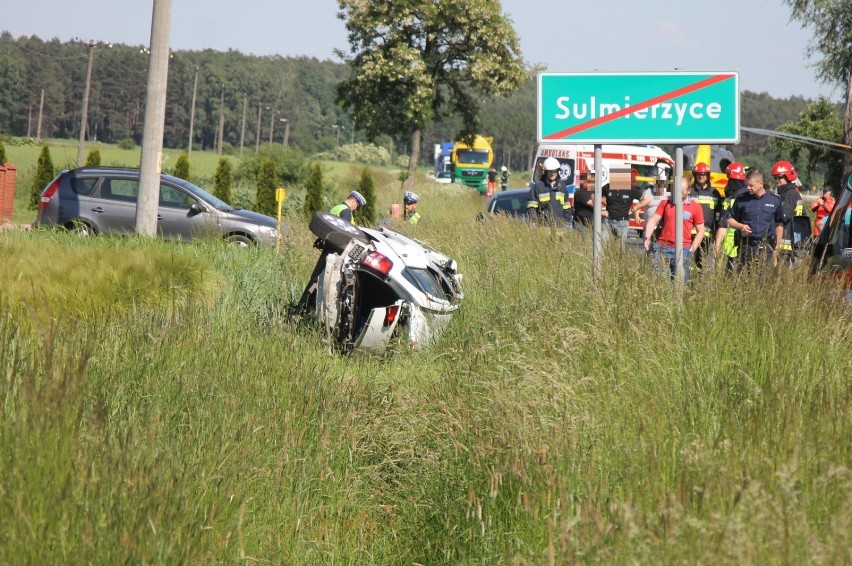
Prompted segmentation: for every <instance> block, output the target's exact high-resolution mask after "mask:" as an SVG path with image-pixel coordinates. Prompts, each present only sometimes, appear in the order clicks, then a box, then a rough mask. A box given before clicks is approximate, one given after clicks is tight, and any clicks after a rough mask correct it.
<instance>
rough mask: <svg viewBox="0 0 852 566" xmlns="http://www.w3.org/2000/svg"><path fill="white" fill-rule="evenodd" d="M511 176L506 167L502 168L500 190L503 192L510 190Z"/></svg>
mask: <svg viewBox="0 0 852 566" xmlns="http://www.w3.org/2000/svg"><path fill="white" fill-rule="evenodd" d="M510 175H511V173H509V169H508V168H507V167H506V166H505V165H503V166H502V167H500V190H501V191H505V190H507V189H508V188H509V176H510Z"/></svg>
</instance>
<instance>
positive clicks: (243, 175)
mask: <svg viewBox="0 0 852 566" xmlns="http://www.w3.org/2000/svg"><path fill="white" fill-rule="evenodd" d="M264 159H271V160H272V162H273V164H274V165H275V176H276V178H277V182H278V183H279V184H280V185H282V186H292V185H302V184H304V182H305V179H307V178H308V173H309V171H310V165H309V164H308V161H307V160H306V159H305V155H304V154H303V153H302V152H301V150H299V149H298V148H295V147H292V146H290V147H287V148H286V149H285V148H283V147H281V145H279V144H274V145H270V144H266V145H262V146H261V147H260V151H259V152H258V153H254V154H246V155H245V156H244V157H243V158H242V159H241V160H240V164H239V167H238V168H237V171H236V175H235V177H236V179H237V180H239V181H249V182H254V181H255V180H256V179H257V175H258V173H259V171H260V164H261V162H262V161H263V160H264Z"/></svg>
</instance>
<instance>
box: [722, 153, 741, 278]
mask: <svg viewBox="0 0 852 566" xmlns="http://www.w3.org/2000/svg"><path fill="white" fill-rule="evenodd" d="M725 174H726V175H727V176H728V184H727V185H725V198H723V199H721V200H720V201H719V207H718V208H717V209H716V210H717V212H716V216H717V218H718V219H719V221H718V225H717V226H718V227H717V228H716V240H715V242H714V246H713V255H714V256H715V257H719V254H720V253H721V254H722V255H723V257H724V258H725V267H726V268H727V269H728V270H729V271H731V270H733V269H734V262H735V260H736V258H737V245H736V242H735V238H736V233H737V231H736V230H734V229H733V228H728V218H730V217H731V208H732V207H733V206H734V202H735V201H736V200H737V199H738V198H739V197H741V196H743V195H744V194H746V193H747V192H748V189H746V183H745V178H746V172H745V167H744V166H743V164H742V163H739V162H737V161H734V162H733V163H731V164H730V165H728V168H727V169H726V170H725Z"/></svg>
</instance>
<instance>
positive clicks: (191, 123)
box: [186, 65, 198, 157]
mask: <svg viewBox="0 0 852 566" xmlns="http://www.w3.org/2000/svg"><path fill="white" fill-rule="evenodd" d="M196 92H198V65H196V66H195V84H193V85H192V110H191V111H190V113H189V143H188V144H187V148H186V156H187V157H189V156H190V155H192V130H193V128H194V126H195V93H196Z"/></svg>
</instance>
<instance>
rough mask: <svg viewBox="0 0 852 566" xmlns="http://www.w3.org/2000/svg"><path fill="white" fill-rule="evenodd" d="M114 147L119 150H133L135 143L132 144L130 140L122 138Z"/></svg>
mask: <svg viewBox="0 0 852 566" xmlns="http://www.w3.org/2000/svg"><path fill="white" fill-rule="evenodd" d="M116 145H118V148H119V149H133V148H134V147H136V142H134V141H133V140H132V139H130V138H122V139H120V140H118V143H117V144H116Z"/></svg>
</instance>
